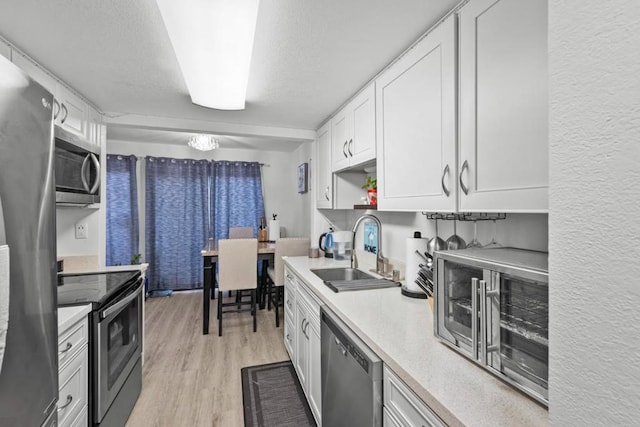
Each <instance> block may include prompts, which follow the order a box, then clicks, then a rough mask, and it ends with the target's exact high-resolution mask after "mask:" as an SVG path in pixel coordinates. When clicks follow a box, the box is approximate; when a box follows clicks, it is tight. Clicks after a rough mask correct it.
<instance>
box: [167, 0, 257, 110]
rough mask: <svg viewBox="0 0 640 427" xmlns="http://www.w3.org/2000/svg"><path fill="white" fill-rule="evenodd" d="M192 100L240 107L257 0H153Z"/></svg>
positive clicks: (244, 95) (198, 102)
mask: <svg viewBox="0 0 640 427" xmlns="http://www.w3.org/2000/svg"><path fill="white" fill-rule="evenodd" d="M156 2H157V3H158V7H159V8H160V13H161V14H162V19H163V20H164V25H165V27H167V31H168V33H169V38H170V39H171V43H172V45H173V50H174V51H175V53H176V56H177V58H178V63H179V64H180V68H181V69H182V76H183V77H184V80H185V82H186V84H187V88H188V89H189V94H190V95H191V101H192V102H193V103H194V104H198V105H202V106H204V107H209V108H216V109H220V110H243V109H244V105H245V97H246V94H247V82H248V80H249V66H250V65H251V52H252V50H253V37H254V34H255V31H256V19H257V16H258V3H259V0H180V1H177V0H156Z"/></svg>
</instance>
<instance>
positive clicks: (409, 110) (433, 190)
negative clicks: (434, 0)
mask: <svg viewBox="0 0 640 427" xmlns="http://www.w3.org/2000/svg"><path fill="white" fill-rule="evenodd" d="M455 54H456V28H455V16H453V15H452V16H450V17H449V18H448V19H446V20H445V21H444V22H443V23H442V24H441V25H439V26H438V27H436V28H435V29H434V30H433V31H431V32H430V33H429V34H428V35H427V36H426V37H425V38H423V39H422V40H421V41H420V42H419V43H417V44H416V45H415V46H414V47H413V48H412V49H411V50H410V51H408V52H407V53H406V54H404V56H402V57H401V58H400V59H398V61H397V62H396V63H394V64H393V65H392V66H391V67H390V68H388V69H387V70H386V71H384V73H383V74H381V75H380V77H379V78H378V79H377V80H376V82H375V84H376V108H375V111H376V134H377V143H378V157H377V173H378V209H379V210H392V211H440V212H447V211H449V212H451V211H455V209H456V192H457V187H456V177H457V175H456V167H455V166H456V120H455V119H456V87H455V84H456V79H455V76H456V74H455V72H456V68H455V62H456V57H455Z"/></svg>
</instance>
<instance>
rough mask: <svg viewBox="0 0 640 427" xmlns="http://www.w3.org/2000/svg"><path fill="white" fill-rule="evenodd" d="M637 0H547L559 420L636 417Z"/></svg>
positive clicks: (554, 385) (639, 305)
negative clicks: (559, 0)
mask: <svg viewBox="0 0 640 427" xmlns="http://www.w3.org/2000/svg"><path fill="white" fill-rule="evenodd" d="M638 28H640V2H638V1H636V0H627V1H617V2H601V1H598V0H586V1H573V2H554V1H550V2H549V83H550V84H549V88H550V97H549V100H550V180H551V192H550V197H549V202H550V215H549V232H550V236H551V237H550V285H549V304H550V319H549V320H550V337H549V358H550V375H549V384H550V387H549V401H550V406H549V411H550V421H551V423H552V424H553V425H557V426H565V425H608V426H613V425H638V422H639V421H638V420H639V419H640V283H639V277H640V237H639V236H640V186H639V185H638V184H639V183H640V77H639V76H640V53H639V52H640V32H639V31H638Z"/></svg>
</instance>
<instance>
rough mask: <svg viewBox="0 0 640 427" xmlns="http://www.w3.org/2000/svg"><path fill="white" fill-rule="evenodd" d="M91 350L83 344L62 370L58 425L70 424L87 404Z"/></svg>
mask: <svg viewBox="0 0 640 427" xmlns="http://www.w3.org/2000/svg"><path fill="white" fill-rule="evenodd" d="M88 366H89V352H88V350H87V346H86V345H85V346H83V347H82V349H81V351H80V352H79V353H77V354H76V355H75V356H74V357H73V358H72V359H71V360H69V363H68V364H67V365H66V366H65V367H64V368H62V370H61V371H60V377H59V378H60V384H59V392H58V425H60V426H69V425H71V423H72V422H73V421H74V420H75V419H76V418H77V417H78V415H79V414H80V412H82V410H83V409H84V408H85V407H86V406H87V389H88V386H89V382H88V376H87V375H88V374H87V368H88Z"/></svg>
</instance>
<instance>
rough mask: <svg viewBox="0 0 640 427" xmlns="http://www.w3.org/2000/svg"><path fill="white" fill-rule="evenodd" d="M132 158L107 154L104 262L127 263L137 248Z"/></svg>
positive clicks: (135, 190)
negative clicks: (105, 245) (105, 246)
mask: <svg viewBox="0 0 640 427" xmlns="http://www.w3.org/2000/svg"><path fill="white" fill-rule="evenodd" d="M136 162H137V159H136V156H123V155H119V154H109V155H107V186H106V187H107V211H106V212H107V213H106V215H107V220H106V222H107V236H106V237H107V238H106V244H107V248H106V264H107V265H127V264H130V263H131V258H132V257H133V256H134V255H135V254H137V253H138V252H139V247H138V240H139V236H140V233H139V231H138V227H139V225H138V190H137V182H136Z"/></svg>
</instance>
